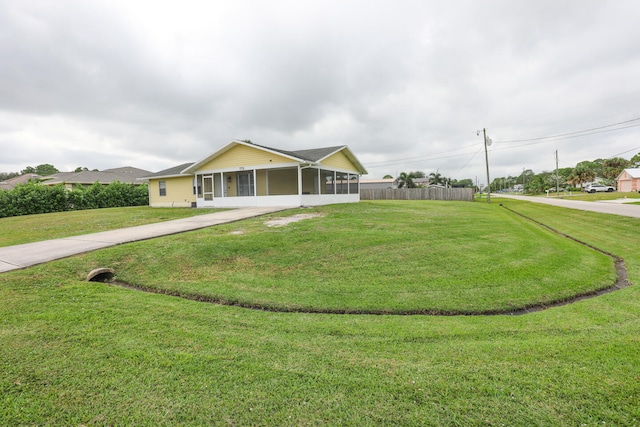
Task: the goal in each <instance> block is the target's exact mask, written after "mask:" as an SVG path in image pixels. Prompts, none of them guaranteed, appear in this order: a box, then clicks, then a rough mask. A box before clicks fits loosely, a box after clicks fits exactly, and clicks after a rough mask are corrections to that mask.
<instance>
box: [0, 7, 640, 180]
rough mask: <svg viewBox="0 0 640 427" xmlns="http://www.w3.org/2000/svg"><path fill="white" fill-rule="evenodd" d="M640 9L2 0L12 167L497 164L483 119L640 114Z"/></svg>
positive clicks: (632, 140) (539, 150)
mask: <svg viewBox="0 0 640 427" xmlns="http://www.w3.org/2000/svg"><path fill="white" fill-rule="evenodd" d="M639 15H640V6H638V5H636V4H635V2H632V1H617V2H599V1H579V2H578V1H564V2H552V1H540V2H511V1H490V2H482V3H478V2H473V1H454V2H447V3H445V2H435V1H433V2H422V1H400V2H394V3H393V4H391V3H389V2H375V1H368V2H365V1H346V2H305V1H303V2H291V1H274V2H269V3H268V4H267V3H265V4H262V3H259V2H198V1H192V0H186V1H184V2H181V3H180V4H179V5H175V4H164V3H163V4H157V2H143V1H140V2H126V1H114V2H108V3H105V2H98V1H72V0H61V1H59V2H56V3H55V4H49V3H48V2H41V1H37V0H24V1H20V2H12V1H7V0H0V27H2V28H3V36H2V37H0V68H1V69H2V70H3V78H2V79H0V144H2V146H3V147H19V149H11V150H8V153H7V154H6V155H5V154H3V156H2V158H1V159H0V170H4V171H15V170H20V169H22V168H24V166H26V165H35V164H39V163H53V164H55V165H56V166H57V167H59V168H65V167H66V168H75V167H76V166H88V167H91V168H94V167H97V168H107V167H118V166H124V165H133V166H138V167H142V168H146V169H149V170H159V169H163V168H166V167H169V166H172V165H174V164H177V163H181V162H184V161H193V160H197V159H198V158H201V157H203V156H204V155H206V154H208V153H210V152H213V151H215V150H216V149H217V148H218V147H220V146H222V145H224V144H226V143H227V142H229V141H230V140H231V139H233V138H249V139H251V140H253V141H255V142H257V143H261V144H264V145H272V146H275V147H281V148H289V149H293V148H310V147H314V146H322V145H336V144H347V145H349V146H350V147H351V148H352V150H353V151H354V152H355V153H356V155H358V156H359V157H360V160H361V161H363V163H365V165H366V166H367V167H368V169H369V171H370V175H371V176H372V177H376V176H382V175H384V174H387V173H390V174H395V173H396V172H400V171H403V170H417V169H420V170H424V171H427V172H430V171H435V170H436V169H438V170H439V171H440V172H441V173H443V174H444V175H452V174H456V176H454V178H459V179H461V178H466V177H475V176H476V175H480V176H484V164H483V156H481V155H476V153H477V152H478V149H480V148H481V147H482V140H481V138H479V137H478V136H476V131H477V130H478V129H481V128H482V127H487V128H488V130H489V133H490V135H491V136H492V138H493V139H494V140H495V141H500V140H503V141H504V140H514V139H526V138H533V137H539V136H547V135H553V134H559V133H566V132H571V131H575V130H581V129H588V128H591V127H597V126H601V125H605V124H609V123H615V122H618V121H623V120H628V119H630V118H634V117H640V106H639V105H638V103H637V101H636V100H637V97H638V94H639V93H640V87H638V84H637V83H636V82H635V80H636V78H635V77H636V76H637V75H638V71H640V55H638V53H639V52H638V47H637V46H636V44H637V43H636V41H637V40H638V39H640V34H639V32H640V29H638V26H637V24H636V23H637V22H638V18H640V16H639ZM637 129H638V128H630V129H627V130H621V131H617V132H607V133H602V134H597V135H591V136H588V137H582V138H575V139H567V140H561V141H554V142H547V143H544V144H536V145H530V146H522V147H519V146H518V144H517V143H513V144H506V143H505V144H495V145H494V146H493V147H492V152H491V153H490V157H491V159H490V162H491V164H492V169H493V171H492V175H494V176H500V175H507V174H515V173H518V172H519V171H521V169H522V167H527V168H531V169H533V170H535V171H542V170H550V169H552V168H553V167H554V162H553V159H552V153H553V151H554V150H555V149H558V150H559V151H560V154H561V156H560V157H561V166H573V165H575V163H576V162H578V161H581V160H585V159H593V158H598V157H608V156H612V155H615V154H617V153H619V152H623V151H626V150H630V149H632V148H633V147H635V146H640V142H638V138H637V134H638V133H637ZM637 151H640V149H639V150H637ZM633 154H634V153H633V152H631V153H629V154H628V155H627V157H630V156H631V155H633ZM474 155H475V157H474ZM404 159H407V160H404ZM465 165H466V166H465Z"/></svg>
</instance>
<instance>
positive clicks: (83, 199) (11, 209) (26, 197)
mask: <svg viewBox="0 0 640 427" xmlns="http://www.w3.org/2000/svg"><path fill="white" fill-rule="evenodd" d="M147 204H149V197H148V190H147V186H146V185H141V186H135V185H133V184H125V183H122V182H118V181H116V182H113V183H111V184H109V185H102V184H100V183H98V182H96V183H94V184H92V185H91V186H89V187H77V188H74V189H73V190H71V191H67V190H66V189H65V187H64V186H63V185H62V184H59V185H54V186H46V185H41V184H37V183H34V182H29V183H25V184H20V185H17V186H16V187H15V188H14V189H13V190H11V191H6V190H2V191H0V218H4V217H9V216H19V215H33V214H40V213H49V212H63V211H68V210H82V209H97V208H116V207H125V206H144V205H147Z"/></svg>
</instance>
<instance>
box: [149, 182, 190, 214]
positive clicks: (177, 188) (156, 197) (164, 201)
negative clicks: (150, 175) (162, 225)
mask: <svg viewBox="0 0 640 427" xmlns="http://www.w3.org/2000/svg"><path fill="white" fill-rule="evenodd" d="M160 181H165V182H166V184H167V187H166V188H167V195H166V196H160ZM195 201H196V196H195V194H193V177H191V176H186V177H175V178H163V179H150V180H149V205H151V206H158V207H161V206H191V203H192V202H195Z"/></svg>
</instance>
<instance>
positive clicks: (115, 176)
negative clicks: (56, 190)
mask: <svg viewBox="0 0 640 427" xmlns="http://www.w3.org/2000/svg"><path fill="white" fill-rule="evenodd" d="M150 173H151V172H150V171H147V170H144V169H138V168H134V167H131V166H125V167H122V168H114V169H105V170H103V171H89V170H85V171H81V172H58V173H54V174H53V175H48V176H45V177H43V178H42V184H44V185H56V184H63V185H64V186H65V187H66V188H67V190H73V189H74V188H76V187H79V186H89V185H93V184H94V183H96V182H98V183H100V184H102V185H109V184H111V183H112V182H115V181H119V182H122V183H125V184H135V185H141V184H142V182H141V181H140V178H141V177H143V176H146V175H149V174H150Z"/></svg>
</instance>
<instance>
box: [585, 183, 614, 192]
mask: <svg viewBox="0 0 640 427" xmlns="http://www.w3.org/2000/svg"><path fill="white" fill-rule="evenodd" d="M615 190H616V189H615V188H613V187H612V186H610V185H602V184H589V185H587V186H586V187H585V188H584V191H586V192H587V193H596V192H600V191H606V192H607V193H611V192H612V191H615Z"/></svg>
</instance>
